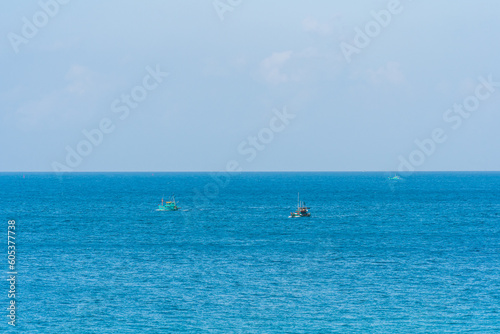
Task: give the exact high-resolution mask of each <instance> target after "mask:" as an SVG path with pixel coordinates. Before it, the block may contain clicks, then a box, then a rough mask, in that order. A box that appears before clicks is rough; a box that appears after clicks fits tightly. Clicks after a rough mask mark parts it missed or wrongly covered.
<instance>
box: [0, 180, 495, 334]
mask: <svg viewBox="0 0 500 334" xmlns="http://www.w3.org/2000/svg"><path fill="white" fill-rule="evenodd" d="M387 176H388V175H387V174H383V173H243V174H239V175H232V176H231V177H230V178H229V179H228V178H227V177H225V176H223V175H221V174H216V176H215V179H214V177H213V175H211V174H208V173H155V174H154V175H153V174H151V173H142V174H135V173H130V174H127V173H124V174H120V173H109V174H63V175H55V174H36V173H34V174H25V176H24V177H23V174H18V173H17V174H0V189H1V192H0V203H1V208H0V210H1V211H0V213H1V215H0V218H1V219H2V220H3V221H2V223H1V225H0V226H3V228H2V229H1V230H0V234H3V235H4V237H0V240H4V241H2V249H3V250H4V251H3V252H2V254H4V255H3V258H1V257H0V261H1V263H3V264H2V268H3V269H2V270H3V273H4V275H3V277H5V276H6V273H7V237H6V236H7V220H8V219H15V220H16V232H17V239H16V242H17V245H16V247H17V254H16V256H17V271H18V275H17V284H16V303H17V310H16V311H17V313H16V315H17V326H16V330H17V331H19V332H26V333H149V332H150V333H330V332H338V333H348V332H359V333H406V332H408V333H415V332H421V333H432V332H435V333H443V332H447V331H448V332H460V331H464V332H475V333H476V332H484V333H498V332H500V173H417V174H414V175H411V176H407V177H405V179H403V180H400V181H389V180H388V179H387ZM216 179H217V180H216ZM205 190H206V191H207V195H208V198H203V197H202V196H201V195H195V194H196V193H197V192H201V193H203V192H204V191H205ZM298 191H300V194H301V199H302V200H304V201H306V203H307V205H308V206H310V207H311V213H312V217H310V218H299V219H289V218H288V215H289V213H290V211H292V210H293V209H294V207H295V206H296V201H297V192H298ZM172 193H175V195H176V199H177V201H178V204H179V206H181V210H186V211H177V212H157V211H155V209H156V206H157V204H158V203H159V202H160V201H161V198H162V196H163V195H164V196H165V198H167V197H168V196H170V195H171V194H172ZM2 231H3V232H2ZM8 288H9V287H8V282H7V281H6V280H2V284H1V285H0V289H1V290H0V296H1V298H0V302H1V303H2V305H1V309H2V310H4V311H2V319H3V320H1V321H0V331H6V330H7V329H9V328H10V327H11V326H8V325H7V317H6V315H7V311H6V307H7V305H8V304H7V303H8V302H9V300H8V299H7V292H8Z"/></svg>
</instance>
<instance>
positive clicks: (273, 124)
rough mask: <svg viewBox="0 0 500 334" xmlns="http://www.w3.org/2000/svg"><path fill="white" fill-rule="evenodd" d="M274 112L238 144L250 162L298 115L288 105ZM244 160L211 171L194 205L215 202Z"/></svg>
mask: <svg viewBox="0 0 500 334" xmlns="http://www.w3.org/2000/svg"><path fill="white" fill-rule="evenodd" d="M273 114H274V115H273V116H272V117H271V118H270V119H269V123H268V125H267V126H266V127H263V128H262V129H260V130H259V131H258V132H257V133H256V134H255V135H251V136H248V137H247V138H246V139H245V140H243V141H242V142H241V143H239V145H238V146H237V148H236V151H237V152H238V154H239V155H240V156H241V157H242V158H244V161H246V162H248V163H251V162H252V161H254V160H255V159H256V158H257V156H258V154H259V152H262V151H264V150H265V149H266V147H268V146H269V145H270V144H271V143H272V142H273V140H274V139H275V138H276V135H277V134H279V133H281V132H283V131H284V130H285V129H286V127H287V126H288V125H289V124H290V122H291V120H293V119H294V118H295V117H296V115H294V114H291V113H289V112H288V111H287V109H286V107H283V109H282V110H281V111H280V110H278V109H274V110H273ZM244 161H243V160H241V159H238V160H229V161H228V162H227V163H226V166H225V167H226V168H225V171H224V172H218V173H211V174H210V177H211V178H212V180H213V181H212V182H208V183H207V184H205V186H204V187H203V189H202V190H200V189H195V190H194V192H195V194H194V197H193V202H194V205H195V206H196V207H199V206H203V205H205V206H206V205H208V204H209V203H211V202H213V200H215V199H216V198H217V196H218V195H219V193H220V191H221V190H222V189H224V188H225V187H227V186H228V185H229V182H230V180H231V173H232V172H241V171H243V167H242V164H244V163H245V162H244Z"/></svg>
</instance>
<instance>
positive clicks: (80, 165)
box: [0, 0, 500, 171]
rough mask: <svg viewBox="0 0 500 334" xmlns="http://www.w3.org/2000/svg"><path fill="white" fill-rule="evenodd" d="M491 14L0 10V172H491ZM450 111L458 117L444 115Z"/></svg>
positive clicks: (498, 161) (495, 33)
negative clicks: (463, 107) (464, 106)
mask: <svg viewBox="0 0 500 334" xmlns="http://www.w3.org/2000/svg"><path fill="white" fill-rule="evenodd" d="M499 12H500V2H498V1H494V0H491V1H485V0H480V1H454V2H451V1H447V2H446V3H445V2H435V1H424V0H420V1H415V0H414V1H410V0H401V1H396V0H391V1H353V2H347V1H344V2H340V1H326V0H324V1H312V2H306V1H284V0H283V1H281V0H280V1H272V2H269V1H262V0H261V1H258V0H254V1H249V0H240V1H237V0H217V1H212V0H205V1H199V0H198V1H190V0H183V1H147V2H140V1H123V0H120V1H117V0H116V1H113V0H111V1H105V2H98V1H87V2H84V1H76V0H73V1H68V0H65V1H62V0H61V1H60V3H59V2H57V1H56V0H42V1H23V2H7V3H5V4H3V10H2V12H1V13H0V18H1V19H0V30H1V36H2V40H1V41H2V42H1V43H2V45H1V48H0V59H1V62H0V69H1V73H2V76H1V78H2V79H1V80H0V102H1V106H2V108H1V113H0V136H1V141H0V152H1V156H2V159H1V160H0V171H53V170H59V169H60V170H64V169H66V170H71V171H223V170H227V169H228V164H229V165H231V166H232V167H231V168H235V167H234V166H237V167H238V169H241V170H245V171H362V170H367V171H371V170H374V171H394V170H398V169H399V170H401V168H403V170H404V168H407V167H401V164H402V161H403V160H404V161H406V165H405V166H407V165H408V164H410V165H411V166H412V168H413V169H414V170H418V171H429V170H453V171H454V170H499V166H500V157H499V155H498V152H499V151H500V131H498V126H499V124H500V122H499V121H500V84H498V87H497V86H495V83H496V82H500V62H499V61H498V60H499V59H500V57H499V56H500V54H499V53H500V48H499V47H498V41H499V40H500V21H499V20H498V13H499ZM387 14H389V16H388V15H387ZM221 18H222V19H221ZM377 18H378V21H377ZM37 25H38V27H37ZM30 26H31V28H34V29H31V30H30ZM367 29H368V30H367ZM370 29H372V30H370ZM34 31H35V32H34ZM359 31H361V34H363V35H365V36H364V38H363V36H361V35H360V34H359ZM360 36H361V37H360ZM356 39H357V41H358V42H359V41H362V42H364V44H367V45H364V44H363V43H361V44H356ZM367 39H368V40H369V43H367V42H366V40H367ZM346 45H349V46H350V47H351V48H350V49H349V50H353V48H355V49H356V50H357V51H356V52H354V53H352V52H351V53H350V54H348V55H347V57H346V54H345V46H346ZM342 46H344V51H343V48H342ZM360 46H361V47H360ZM167 72H168V75H166V73H167ZM152 73H153V74H152ZM154 73H156V74H154ZM481 78H482V79H481ZM488 80H489V82H490V83H489V84H487V85H486V86H485V85H484V82H488ZM146 86H147V87H146ZM477 94H479V95H477ZM124 96H125V97H124ZM126 96H129V97H128V99H129V100H128V101H129V102H128V103H129V104H127V102H125V100H124V98H127V97H126ZM477 96H480V97H481V98H478V97H477ZM134 99H135V100H134ZM463 103H469V107H468V108H469V109H470V110H472V111H470V112H463V111H462V114H459V113H458V112H455V111H453V107H454V105H456V104H458V105H461V104H463ZM475 103H476V104H475ZM132 106H133V107H132ZM120 107H121V109H119V108H120ZM126 109H128V111H126ZM449 109H452V110H451V111H449V112H448V110H449ZM283 115H288V116H283ZM280 117H281V118H280ZM287 117H288V118H287ZM458 118H460V119H458ZM102 124H104V126H103V127H102V128H100V126H101V125H102ZM94 129H97V130H96V131H98V132H99V133H100V134H99V133H98V132H96V131H93V130H94ZM436 129H437V130H441V132H439V131H438V133H440V136H438V137H439V138H440V140H437V139H439V138H438V137H436V138H433V133H435V130H436ZM85 131H86V133H87V134H89V133H90V134H91V135H89V136H90V139H89V137H86V136H85V134H84V132H85ZM104 131H106V133H105V132H104ZM92 134H93V135H94V137H92ZM252 138H253V139H252ZM443 138H445V140H442V139H443ZM92 140H93V142H92ZM431 140H432V142H430V141H431ZM418 143H420V146H419V144H418ZM417 151H419V152H420V153H419V152H417ZM70 152H72V153H70ZM75 155H78V157H75ZM68 156H70V157H68ZM231 168H229V169H231Z"/></svg>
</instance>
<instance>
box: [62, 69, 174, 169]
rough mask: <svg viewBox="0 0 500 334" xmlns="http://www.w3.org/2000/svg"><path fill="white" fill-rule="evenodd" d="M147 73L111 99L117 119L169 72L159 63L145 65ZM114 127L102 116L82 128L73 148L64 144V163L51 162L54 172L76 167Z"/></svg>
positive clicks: (140, 100)
mask: <svg viewBox="0 0 500 334" xmlns="http://www.w3.org/2000/svg"><path fill="white" fill-rule="evenodd" d="M146 72H147V74H146V75H145V76H144V77H143V79H142V82H141V84H140V85H137V86H134V87H132V89H131V90H130V92H129V93H128V94H125V93H123V94H121V96H120V98H117V99H115V100H113V102H112V103H111V112H112V113H113V114H116V117H118V119H119V120H121V121H124V120H126V119H127V118H128V117H129V116H130V111H131V110H133V109H136V108H138V107H139V105H140V103H141V102H142V101H144V100H145V99H146V98H147V97H148V94H149V92H151V91H153V90H155V89H156V88H158V87H159V86H160V84H161V83H162V82H163V80H164V78H165V77H167V76H168V75H169V74H168V73H167V72H162V71H161V69H160V66H159V65H156V68H155V69H153V68H151V67H150V66H147V67H146ZM115 128H116V123H115V122H113V120H112V119H111V118H109V117H103V118H102V119H101V120H100V121H99V123H98V125H97V126H96V127H95V128H93V129H90V130H87V129H83V130H82V135H83V137H84V139H81V140H80V141H79V142H78V143H77V144H76V146H75V147H74V148H73V147H71V146H69V145H67V146H66V159H65V160H64V163H61V162H58V161H54V162H52V170H53V171H55V172H72V171H74V169H75V168H78V166H80V165H81V164H82V162H83V160H84V158H85V157H88V156H89V155H90V154H91V153H92V152H93V150H94V148H96V147H98V146H100V145H101V144H102V143H103V141H104V139H105V136H106V135H109V134H110V133H112V132H113V131H114V130H115Z"/></svg>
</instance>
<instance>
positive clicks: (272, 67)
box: [260, 51, 292, 84]
mask: <svg viewBox="0 0 500 334" xmlns="http://www.w3.org/2000/svg"><path fill="white" fill-rule="evenodd" d="M291 57H292V51H284V52H274V53H273V54H272V55H271V56H269V57H267V58H266V59H264V60H263V61H262V62H261V63H260V72H261V74H262V75H263V76H264V78H265V80H266V81H267V82H269V83H271V84H279V83H284V82H288V81H289V80H290V77H289V75H287V74H286V73H283V67H284V66H285V64H286V63H287V62H288V61H289V60H290V58H291Z"/></svg>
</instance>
